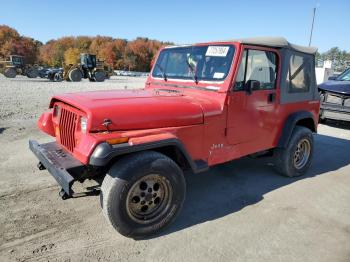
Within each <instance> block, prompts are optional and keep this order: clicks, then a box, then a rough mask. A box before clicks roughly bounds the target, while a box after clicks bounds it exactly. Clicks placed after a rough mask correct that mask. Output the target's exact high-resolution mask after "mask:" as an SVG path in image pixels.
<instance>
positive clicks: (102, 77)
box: [94, 70, 106, 82]
mask: <svg viewBox="0 0 350 262" xmlns="http://www.w3.org/2000/svg"><path fill="white" fill-rule="evenodd" d="M105 77H106V74H105V72H104V71H101V70H98V71H96V72H95V73H94V79H95V81H96V82H103V81H105Z"/></svg>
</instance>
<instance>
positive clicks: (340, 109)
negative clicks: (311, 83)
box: [318, 68, 350, 121]
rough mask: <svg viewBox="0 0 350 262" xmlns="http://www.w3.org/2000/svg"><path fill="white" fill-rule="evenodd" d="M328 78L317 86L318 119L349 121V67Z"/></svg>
mask: <svg viewBox="0 0 350 262" xmlns="http://www.w3.org/2000/svg"><path fill="white" fill-rule="evenodd" d="M328 80H329V81H327V82H324V83H322V84H320V85H319V86H318V90H319V92H320V98H321V111H320V119H321V120H324V119H334V120H342V121H350V68H348V69H347V70H345V71H344V72H343V73H341V74H340V75H339V76H331V77H330V78H329V79H328Z"/></svg>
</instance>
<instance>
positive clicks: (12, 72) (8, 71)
mask: <svg viewBox="0 0 350 262" xmlns="http://www.w3.org/2000/svg"><path fill="white" fill-rule="evenodd" d="M4 75H5V76H6V77H7V78H15V77H16V75H17V72H16V69H14V68H7V69H5V72H4Z"/></svg>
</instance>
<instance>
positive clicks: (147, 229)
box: [100, 151, 186, 238]
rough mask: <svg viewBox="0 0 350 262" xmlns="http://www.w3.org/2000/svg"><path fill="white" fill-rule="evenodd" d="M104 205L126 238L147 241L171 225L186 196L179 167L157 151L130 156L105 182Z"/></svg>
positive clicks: (120, 161)
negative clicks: (150, 236)
mask: <svg viewBox="0 0 350 262" xmlns="http://www.w3.org/2000/svg"><path fill="white" fill-rule="evenodd" d="M101 191H102V192H101V195H100V197H101V204H102V210H103V213H104V215H105V216H106V218H107V219H108V220H109V222H110V223H111V224H112V226H113V227H114V228H115V229H116V230H117V231H118V232H119V233H121V234H122V235H124V236H127V237H132V238H144V237H147V236H149V235H152V234H155V233H157V232H159V231H160V230H161V229H163V228H164V227H165V226H167V225H169V224H170V223H171V222H172V221H173V220H174V219H175V217H176V216H177V215H178V213H179V211H180V210H181V207H182V205H183V202H184V199H185V193H186V185H185V179H184V176H183V172H182V170H181V169H180V168H179V166H178V165H177V164H176V163H175V162H174V161H173V160H171V159H170V158H168V157H167V156H165V155H163V154H160V153H158V152H153V151H145V152H141V153H136V154H132V155H129V156H126V157H124V158H122V159H121V160H119V161H118V162H116V163H115V164H114V165H113V166H112V168H111V169H110V171H109V172H108V173H107V175H106V177H105V179H104V180H103V183H102V187H101Z"/></svg>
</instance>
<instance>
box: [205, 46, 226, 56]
mask: <svg viewBox="0 0 350 262" xmlns="http://www.w3.org/2000/svg"><path fill="white" fill-rule="evenodd" d="M228 49H229V47H228V46H217V45H216V46H208V49H207V52H206V53H205V56H222V57H225V56H226V55H227V52H228Z"/></svg>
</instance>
